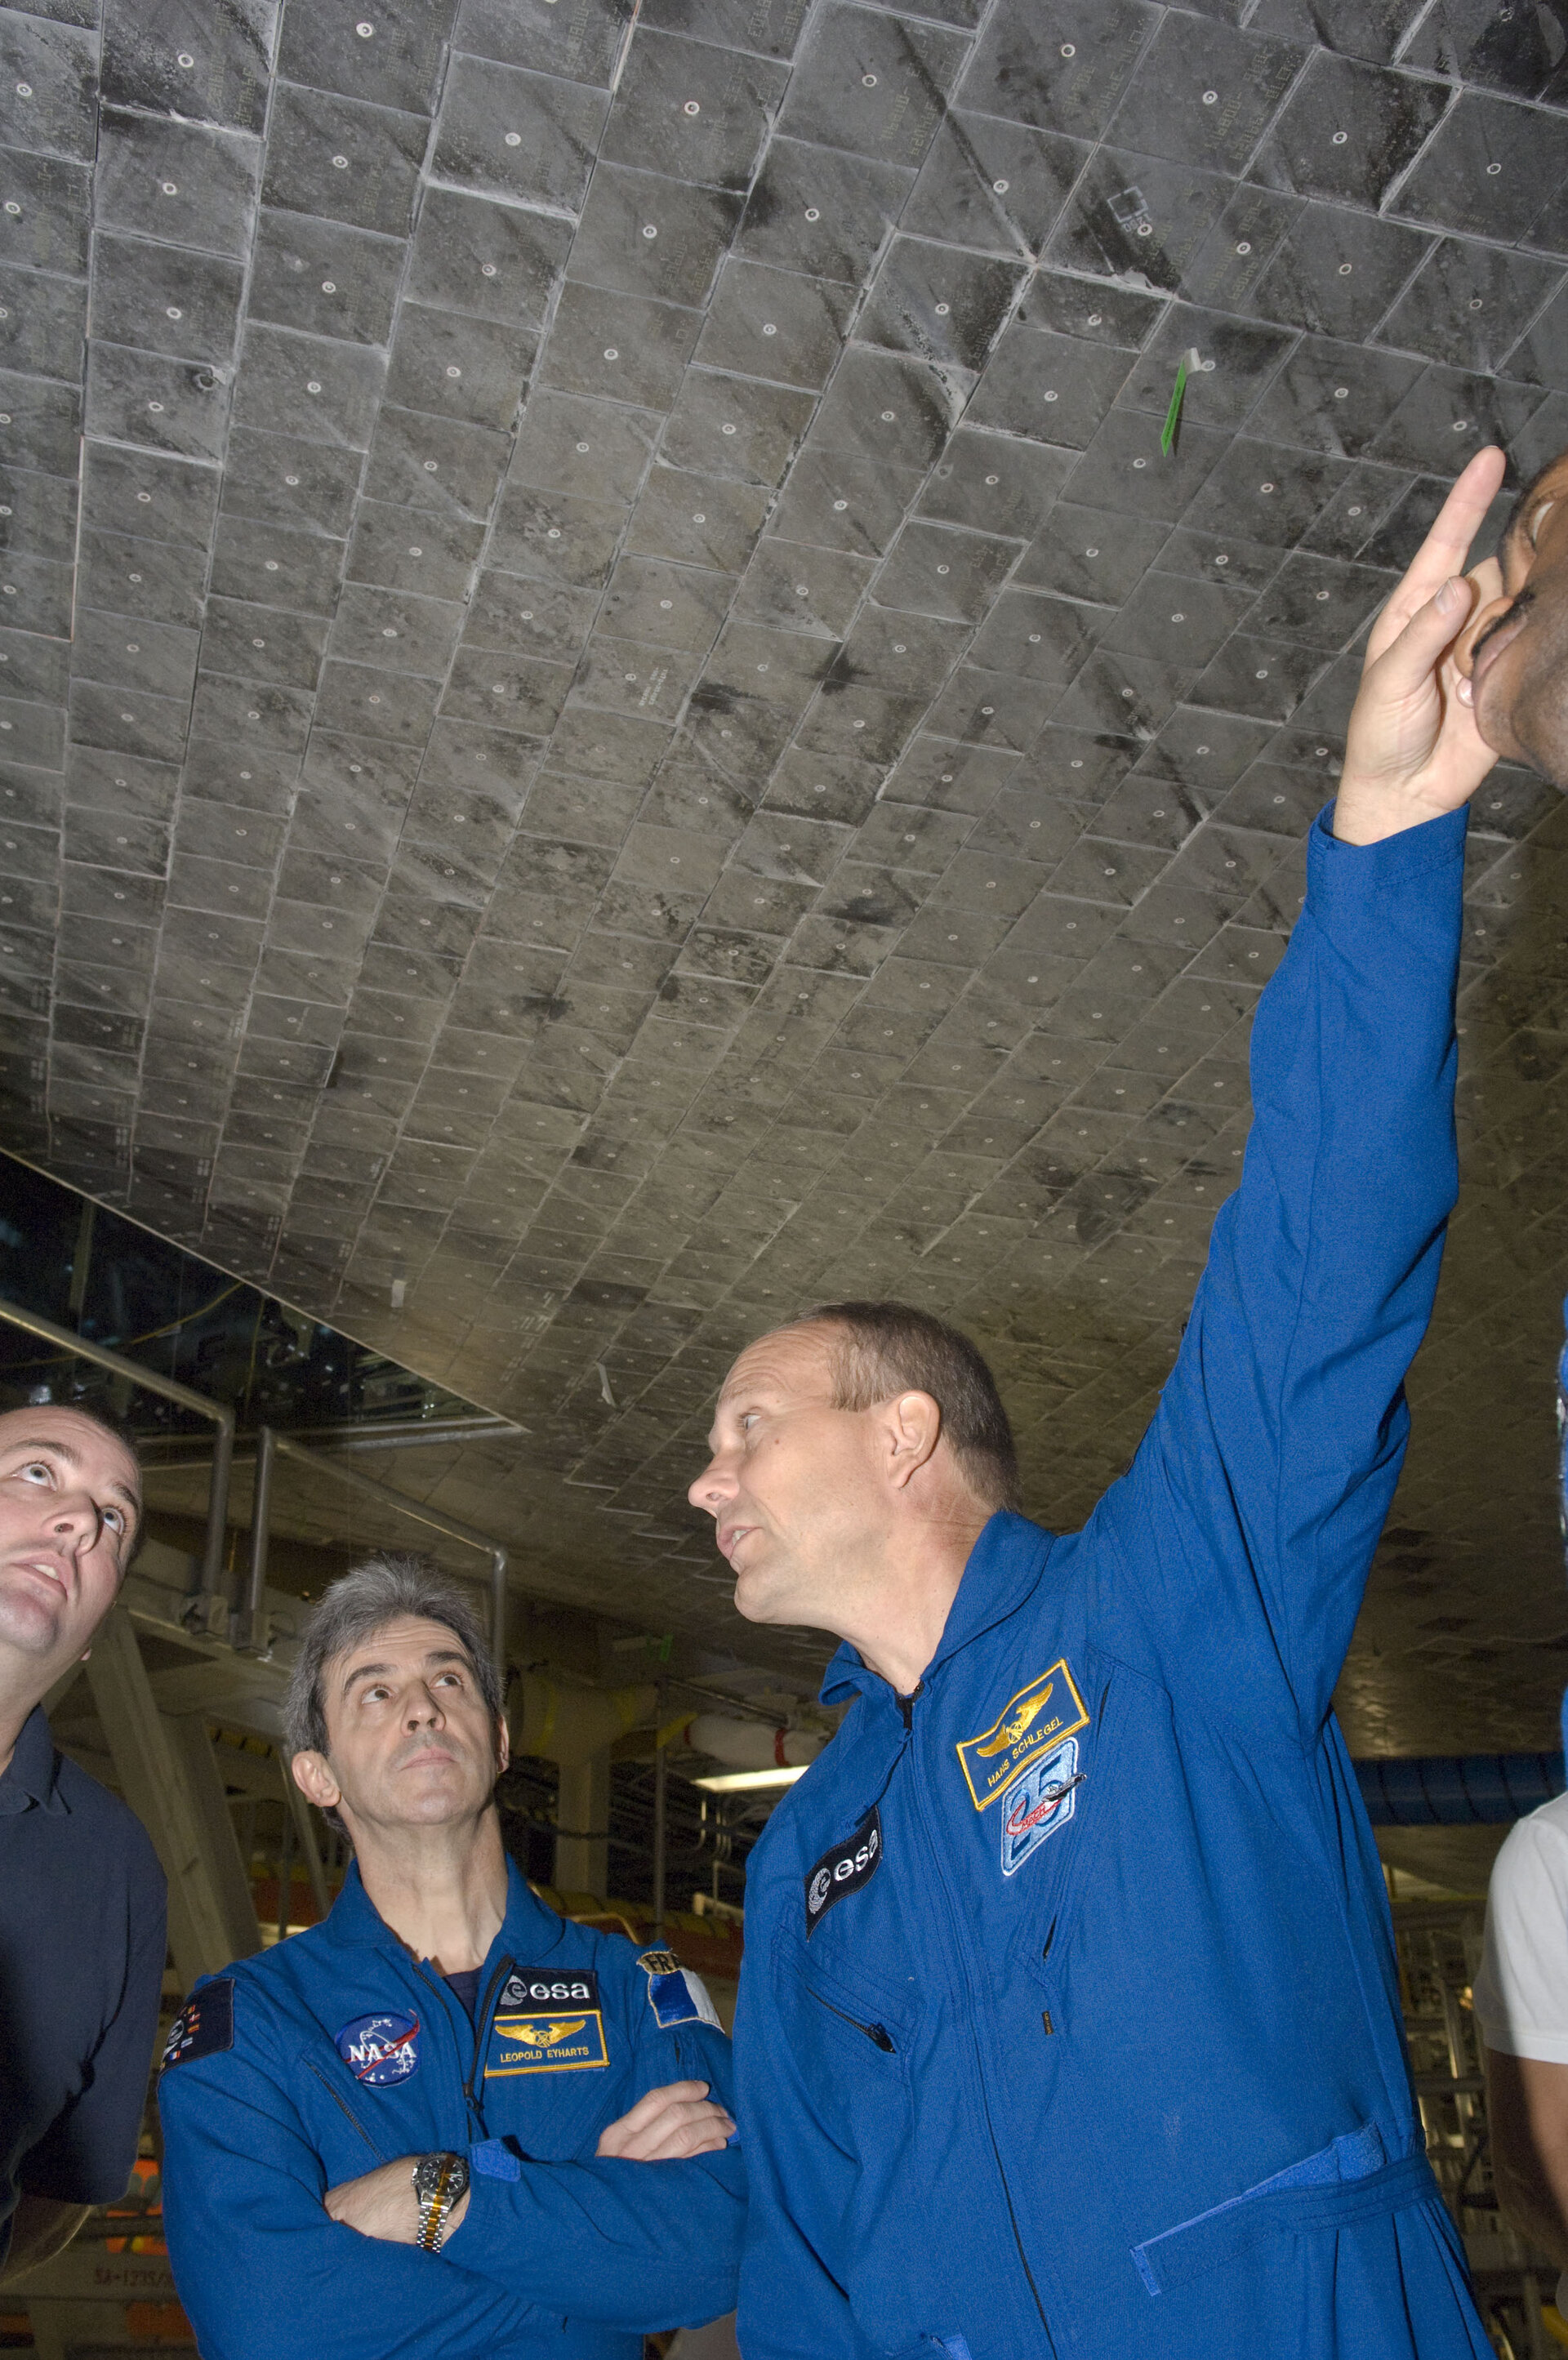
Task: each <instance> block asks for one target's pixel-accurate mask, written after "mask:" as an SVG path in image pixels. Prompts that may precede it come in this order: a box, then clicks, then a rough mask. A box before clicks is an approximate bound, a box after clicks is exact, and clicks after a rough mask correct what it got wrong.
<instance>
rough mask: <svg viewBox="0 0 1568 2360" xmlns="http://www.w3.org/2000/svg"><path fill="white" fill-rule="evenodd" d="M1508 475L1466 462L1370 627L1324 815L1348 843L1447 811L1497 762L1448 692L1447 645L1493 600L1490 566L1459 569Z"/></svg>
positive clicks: (1487, 458) (1498, 463)
mask: <svg viewBox="0 0 1568 2360" xmlns="http://www.w3.org/2000/svg"><path fill="white" fill-rule="evenodd" d="M1506 465H1507V462H1506V460H1505V459H1504V457H1503V454H1502V453H1501V452H1500V451H1498V450H1497V449H1495V448H1493V449H1489V450H1486V451H1478V452H1477V453H1476V454H1475V458H1474V459H1472V460H1471V462H1470V464H1469V465H1468V466H1467V467H1466V468H1465V470H1464V474H1463V475H1461V476H1460V478H1459V480H1458V482H1457V483H1456V484H1455V485H1454V486H1453V490H1452V491H1451V492H1450V493H1449V496H1448V497H1447V499H1446V500H1445V501H1444V502H1443V504H1442V513H1441V514H1440V515H1439V517H1438V519H1437V522H1436V523H1435V524H1434V525H1433V526H1432V529H1431V532H1429V533H1428V535H1427V537H1426V540H1425V541H1423V542H1422V544H1421V547H1420V551H1419V552H1417V555H1416V557H1415V560H1414V562H1413V563H1412V564H1411V565H1410V567H1409V571H1408V572H1407V574H1405V577H1404V579H1403V581H1402V582H1401V583H1400V584H1399V586H1398V589H1397V590H1396V591H1395V592H1394V595H1393V596H1392V597H1391V598H1390V599H1389V601H1388V603H1387V606H1385V607H1384V609H1383V612H1382V613H1381V614H1380V615H1379V616H1378V617H1377V620H1376V624H1375V625H1374V626H1373V629H1372V636H1371V639H1369V641H1368V643H1367V650H1366V662H1365V667H1364V669H1363V672H1362V676H1361V689H1360V693H1359V694H1358V695H1357V697H1356V700H1355V708H1354V712H1353V713H1352V715H1351V716H1350V731H1349V737H1348V741H1347V745H1346V750H1345V758H1344V771H1343V776H1342V778H1341V780H1340V784H1339V795H1338V800H1337V801H1336V803H1335V805H1334V834H1335V835H1336V836H1340V837H1342V838H1343V840H1344V842H1346V843H1347V844H1376V843H1378V842H1380V840H1381V839H1382V838H1383V837H1384V836H1398V834H1399V832H1400V830H1401V829H1403V828H1407V827H1417V826H1419V825H1420V823H1421V822H1422V821H1423V820H1429V819H1436V818H1438V817H1439V816H1440V815H1441V814H1442V813H1443V812H1451V811H1457V810H1458V808H1459V806H1460V804H1461V803H1468V802H1469V800H1470V798H1471V796H1472V795H1473V794H1474V793H1475V790H1476V788H1477V787H1478V786H1479V785H1480V783H1481V781H1482V780H1483V779H1484V778H1485V777H1486V773H1487V771H1488V770H1490V769H1491V767H1492V765H1493V763H1494V762H1495V761H1496V760H1497V756H1496V754H1494V753H1493V751H1492V749H1491V748H1490V747H1489V746H1488V745H1487V744H1486V742H1485V740H1484V739H1483V737H1482V736H1481V733H1480V731H1479V730H1478V729H1477V728H1476V727H1475V714H1474V712H1473V711H1472V709H1471V707H1470V705H1469V704H1468V703H1467V702H1465V701H1464V700H1463V699H1462V698H1461V697H1460V695H1459V694H1458V685H1459V674H1458V672H1457V671H1456V669H1455V667H1454V662H1453V643H1454V641H1455V639H1457V638H1458V636H1459V634H1460V632H1461V631H1462V630H1463V629H1464V626H1465V624H1466V623H1467V622H1468V621H1469V619H1470V616H1471V614H1472V612H1473V610H1474V608H1475V606H1476V605H1477V604H1478V603H1480V602H1481V601H1484V600H1486V599H1489V598H1496V597H1497V596H1498V595H1500V592H1501V587H1502V584H1501V577H1500V575H1499V574H1498V572H1497V561H1496V560H1495V559H1493V558H1487V559H1486V562H1485V563H1483V564H1481V565H1479V566H1477V568H1476V569H1475V573H1474V574H1471V575H1470V577H1469V580H1468V582H1466V580H1465V579H1464V561H1465V559H1466V558H1467V557H1468V555H1469V553H1470V544H1471V542H1472V541H1474V540H1475V535H1476V533H1477V532H1478V531H1479V530H1480V528H1481V524H1482V522H1483V520H1484V519H1485V517H1486V511H1487V509H1488V508H1490V507H1491V504H1492V501H1493V500H1494V498H1495V497H1496V496H1497V490H1498V487H1499V486H1500V485H1501V483H1502V480H1503V474H1504V470H1505V467H1506Z"/></svg>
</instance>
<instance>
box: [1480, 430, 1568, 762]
mask: <svg viewBox="0 0 1568 2360" xmlns="http://www.w3.org/2000/svg"><path fill="white" fill-rule="evenodd" d="M1497 563H1498V568H1499V571H1500V576H1501V578H1500V580H1498V581H1497V582H1496V583H1492V584H1489V585H1488V587H1489V588H1490V589H1491V591H1492V592H1493V594H1494V595H1490V596H1486V597H1483V598H1482V599H1481V600H1480V601H1479V603H1478V604H1477V606H1476V609H1475V614H1474V615H1473V616H1472V617H1471V618H1470V621H1469V623H1468V624H1467V626H1466V628H1465V629H1464V633H1463V635H1462V637H1461V639H1460V641H1459V646H1458V650H1457V651H1456V652H1457V657H1458V662H1459V667H1460V671H1461V672H1462V674H1463V678H1462V680H1461V683H1460V685H1459V690H1458V694H1459V696H1460V699H1461V701H1462V702H1464V703H1466V704H1469V705H1471V706H1472V707H1473V709H1474V712H1475V726H1476V727H1477V728H1478V729H1479V731H1480V733H1481V736H1482V737H1483V738H1484V739H1485V740H1486V744H1487V745H1488V746H1490V747H1491V748H1492V749H1493V751H1494V752H1495V753H1498V754H1501V755H1502V756H1503V758H1504V759H1505V760H1508V761H1512V762H1524V763H1526V764H1528V766H1529V767H1530V770H1539V771H1540V773H1541V777H1542V778H1543V779H1550V780H1551V781H1552V784H1553V785H1554V786H1559V787H1568V451H1560V452H1559V453H1558V454H1557V456H1556V458H1555V459H1553V460H1552V461H1551V462H1550V463H1549V464H1547V465H1546V466H1544V467H1543V468H1542V469H1541V473H1540V475H1537V476H1536V477H1535V478H1534V480H1533V482H1531V483H1529V484H1527V485H1526V486H1525V488H1524V490H1523V491H1522V492H1521V493H1520V494H1519V498H1518V499H1517V500H1516V501H1515V502H1514V506H1513V512H1512V514H1511V515H1510V516H1509V518H1508V523H1507V525H1506V526H1505V527H1504V530H1503V537H1502V539H1501V541H1499V542H1498V544H1497Z"/></svg>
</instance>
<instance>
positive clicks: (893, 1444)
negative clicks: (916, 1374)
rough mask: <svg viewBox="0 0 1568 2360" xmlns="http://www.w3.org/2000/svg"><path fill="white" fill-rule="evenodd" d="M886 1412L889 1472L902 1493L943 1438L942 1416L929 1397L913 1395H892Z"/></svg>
mask: <svg viewBox="0 0 1568 2360" xmlns="http://www.w3.org/2000/svg"><path fill="white" fill-rule="evenodd" d="M885 1412H886V1419H885V1433H886V1437H887V1442H888V1446H889V1458H888V1472H889V1474H890V1475H891V1476H892V1478H893V1481H894V1488H895V1489H896V1490H898V1491H904V1490H905V1488H906V1486H907V1485H908V1483H909V1482H910V1480H911V1479H912V1478H913V1477H914V1476H916V1475H917V1474H918V1473H919V1471H920V1470H921V1468H922V1467H925V1466H927V1465H928V1464H929V1462H930V1459H931V1457H932V1454H933V1452H934V1451H935V1450H936V1448H937V1445H938V1442H939V1441H940V1440H941V1438H942V1412H941V1408H940V1406H939V1404H938V1403H937V1402H936V1401H934V1400H933V1398H932V1396H931V1395H930V1394H929V1393H897V1394H895V1395H894V1399H893V1400H892V1401H890V1402H888V1403H887V1404H885Z"/></svg>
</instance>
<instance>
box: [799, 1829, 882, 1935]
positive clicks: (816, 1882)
mask: <svg viewBox="0 0 1568 2360" xmlns="http://www.w3.org/2000/svg"><path fill="white" fill-rule="evenodd" d="M881 1866H882V1813H881V1812H880V1811H879V1810H878V1808H877V1807H876V1805H875V1804H874V1803H873V1804H872V1807H871V1809H870V1810H869V1811H868V1812H867V1813H866V1816H865V1818H864V1819H862V1820H861V1824H860V1826H859V1827H858V1828H857V1829H856V1830H855V1831H854V1833H853V1835H851V1836H847V1837H846V1838H845V1840H844V1841H843V1842H842V1843H839V1844H835V1845H834V1846H833V1848H832V1850H831V1851H830V1852H824V1853H823V1855H822V1857H821V1859H820V1860H819V1861H818V1862H817V1863H816V1865H815V1866H814V1867H813V1868H812V1869H811V1870H810V1871H809V1872H808V1874H807V1875H806V1940H807V1941H808V1942H809V1941H810V1939H811V1937H812V1936H813V1934H815V1933H816V1931H817V1928H818V1926H820V1925H821V1923H822V1920H823V1919H824V1917H827V1915H828V1911H829V1909H831V1908H832V1907H833V1904H834V1903H835V1902H836V1901H842V1900H843V1899H844V1898H845V1896H847V1895H849V1894H851V1893H859V1891H860V1890H861V1886H862V1885H869V1884H870V1883H871V1881H872V1877H873V1876H874V1875H875V1874H876V1873H877V1871H878V1869H879V1868H880V1867H881Z"/></svg>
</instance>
